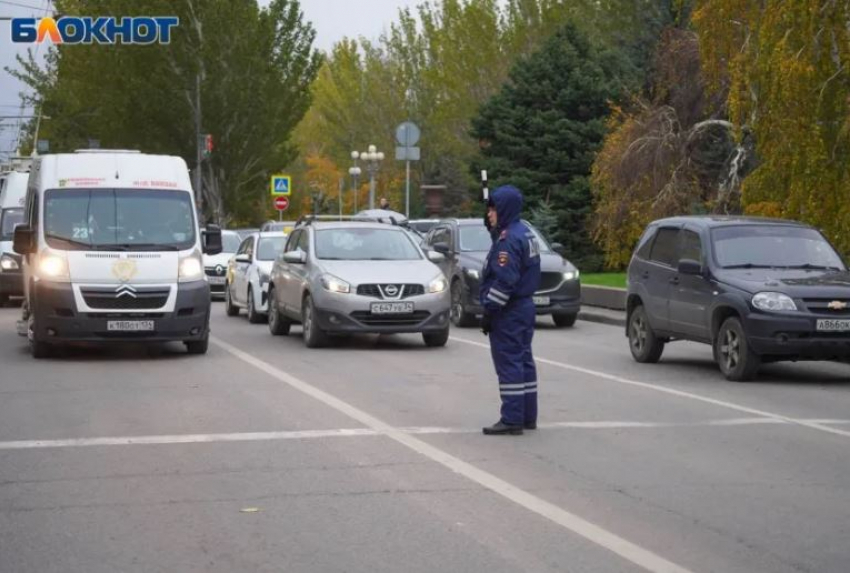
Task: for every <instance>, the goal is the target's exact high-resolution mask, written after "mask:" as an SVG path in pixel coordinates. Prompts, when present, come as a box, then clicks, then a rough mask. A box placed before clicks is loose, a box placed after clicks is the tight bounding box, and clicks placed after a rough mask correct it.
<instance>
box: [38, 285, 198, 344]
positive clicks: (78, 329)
mask: <svg viewBox="0 0 850 573" xmlns="http://www.w3.org/2000/svg"><path fill="white" fill-rule="evenodd" d="M31 297H33V300H32V304H31V307H30V308H31V312H32V313H33V314H34V317H35V332H34V335H35V337H36V338H37V339H38V340H41V341H43V342H48V343H53V342H127V341H144V342H170V341H184V342H188V341H192V340H203V339H204V338H206V337H207V336H208V335H209V320H210V291H209V285H208V284H207V283H206V281H197V282H193V283H181V284H180V285H179V286H178V291H177V302H176V305H175V307H174V312H166V313H156V312H129V311H123V312H98V313H80V312H77V310H76V304H75V302H74V293H73V291H72V288H71V285H70V284H68V283H50V282H43V281H42V282H38V283H35V289H34V292H33V293H31ZM110 320H152V321H154V330H153V331H151V332H114V331H113V332H110V331H109V330H108V329H107V322H108V321H110Z"/></svg>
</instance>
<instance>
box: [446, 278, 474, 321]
mask: <svg viewBox="0 0 850 573" xmlns="http://www.w3.org/2000/svg"><path fill="white" fill-rule="evenodd" d="M451 317H452V324H454V325H455V326H458V327H461V328H465V327H467V326H475V315H474V314H471V313H469V312H466V308H465V307H464V306H463V284H461V282H460V280H459V279H458V280H456V281H454V282H453V283H452V312H451Z"/></svg>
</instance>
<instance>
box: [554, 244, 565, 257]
mask: <svg viewBox="0 0 850 573" xmlns="http://www.w3.org/2000/svg"><path fill="white" fill-rule="evenodd" d="M552 250H553V251H555V252H556V253H558V254H559V255H561V256H562V257H563V256H564V253H565V252H566V249H565V248H564V245H562V244H561V243H552Z"/></svg>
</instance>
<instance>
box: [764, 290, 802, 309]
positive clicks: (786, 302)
mask: <svg viewBox="0 0 850 573" xmlns="http://www.w3.org/2000/svg"><path fill="white" fill-rule="evenodd" d="M753 306H754V307H756V308H757V309H759V310H766V311H768V312H771V311H781V310H797V305H796V304H794V301H793V300H791V297H790V296H788V295H786V294H782V293H781V292H760V293H758V294H756V295H755V296H753Z"/></svg>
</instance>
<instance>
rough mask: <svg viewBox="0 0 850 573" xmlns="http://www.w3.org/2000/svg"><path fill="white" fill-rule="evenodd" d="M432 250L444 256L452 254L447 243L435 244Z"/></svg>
mask: <svg viewBox="0 0 850 573" xmlns="http://www.w3.org/2000/svg"><path fill="white" fill-rule="evenodd" d="M431 248H432V249H434V250H435V251H437V252H438V253H440V254H442V255H444V256H448V255H449V254H450V253H451V252H452V250H451V248H450V247H449V246H448V245H447V244H446V243H434V244H433V245H432V246H431Z"/></svg>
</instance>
